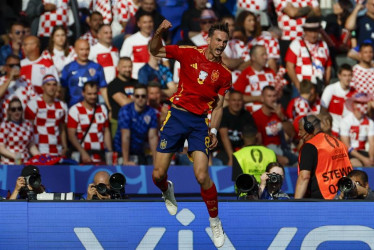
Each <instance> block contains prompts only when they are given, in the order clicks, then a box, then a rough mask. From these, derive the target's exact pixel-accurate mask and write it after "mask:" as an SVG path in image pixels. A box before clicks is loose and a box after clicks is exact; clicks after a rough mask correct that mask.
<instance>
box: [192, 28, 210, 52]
mask: <svg viewBox="0 0 374 250" xmlns="http://www.w3.org/2000/svg"><path fill="white" fill-rule="evenodd" d="M207 39H208V33H206V32H200V33H199V34H197V35H196V36H193V37H191V41H192V42H193V43H194V44H195V46H196V47H197V48H198V49H205V48H206V47H208V42H207Z"/></svg>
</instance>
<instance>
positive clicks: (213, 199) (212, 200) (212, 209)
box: [201, 183, 218, 218]
mask: <svg viewBox="0 0 374 250" xmlns="http://www.w3.org/2000/svg"><path fill="white" fill-rule="evenodd" d="M201 197H203V200H204V202H205V205H206V207H207V208H208V212H209V215H210V217H212V218H215V217H217V216H218V200H217V189H216V185H214V183H213V186H212V187H210V188H209V189H207V190H203V189H202V188H201Z"/></svg>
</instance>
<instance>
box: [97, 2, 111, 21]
mask: <svg viewBox="0 0 374 250" xmlns="http://www.w3.org/2000/svg"><path fill="white" fill-rule="evenodd" d="M112 9H113V6H112V2H111V0H96V1H94V2H93V6H92V10H93V11H97V12H100V13H101V15H102V16H103V22H104V23H105V24H110V23H111V22H112V20H113V13H112Z"/></svg>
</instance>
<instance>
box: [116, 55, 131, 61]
mask: <svg viewBox="0 0 374 250" xmlns="http://www.w3.org/2000/svg"><path fill="white" fill-rule="evenodd" d="M122 60H123V61H130V62H132V60H131V58H130V57H128V56H122V57H120V58H119V61H122Z"/></svg>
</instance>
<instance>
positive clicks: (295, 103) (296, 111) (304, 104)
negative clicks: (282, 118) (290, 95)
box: [287, 96, 312, 120]
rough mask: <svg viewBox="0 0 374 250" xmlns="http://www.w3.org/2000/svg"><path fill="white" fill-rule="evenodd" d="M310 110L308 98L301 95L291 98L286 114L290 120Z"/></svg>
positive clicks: (306, 113)
mask: <svg viewBox="0 0 374 250" xmlns="http://www.w3.org/2000/svg"><path fill="white" fill-rule="evenodd" d="M311 112H312V110H311V108H310V106H309V102H308V100H306V99H305V98H303V97H301V96H299V97H296V98H294V99H292V100H291V101H290V102H289V104H288V106H287V116H288V118H290V119H292V120H293V119H295V118H296V117H297V116H305V115H308V114H309V113H311Z"/></svg>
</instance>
